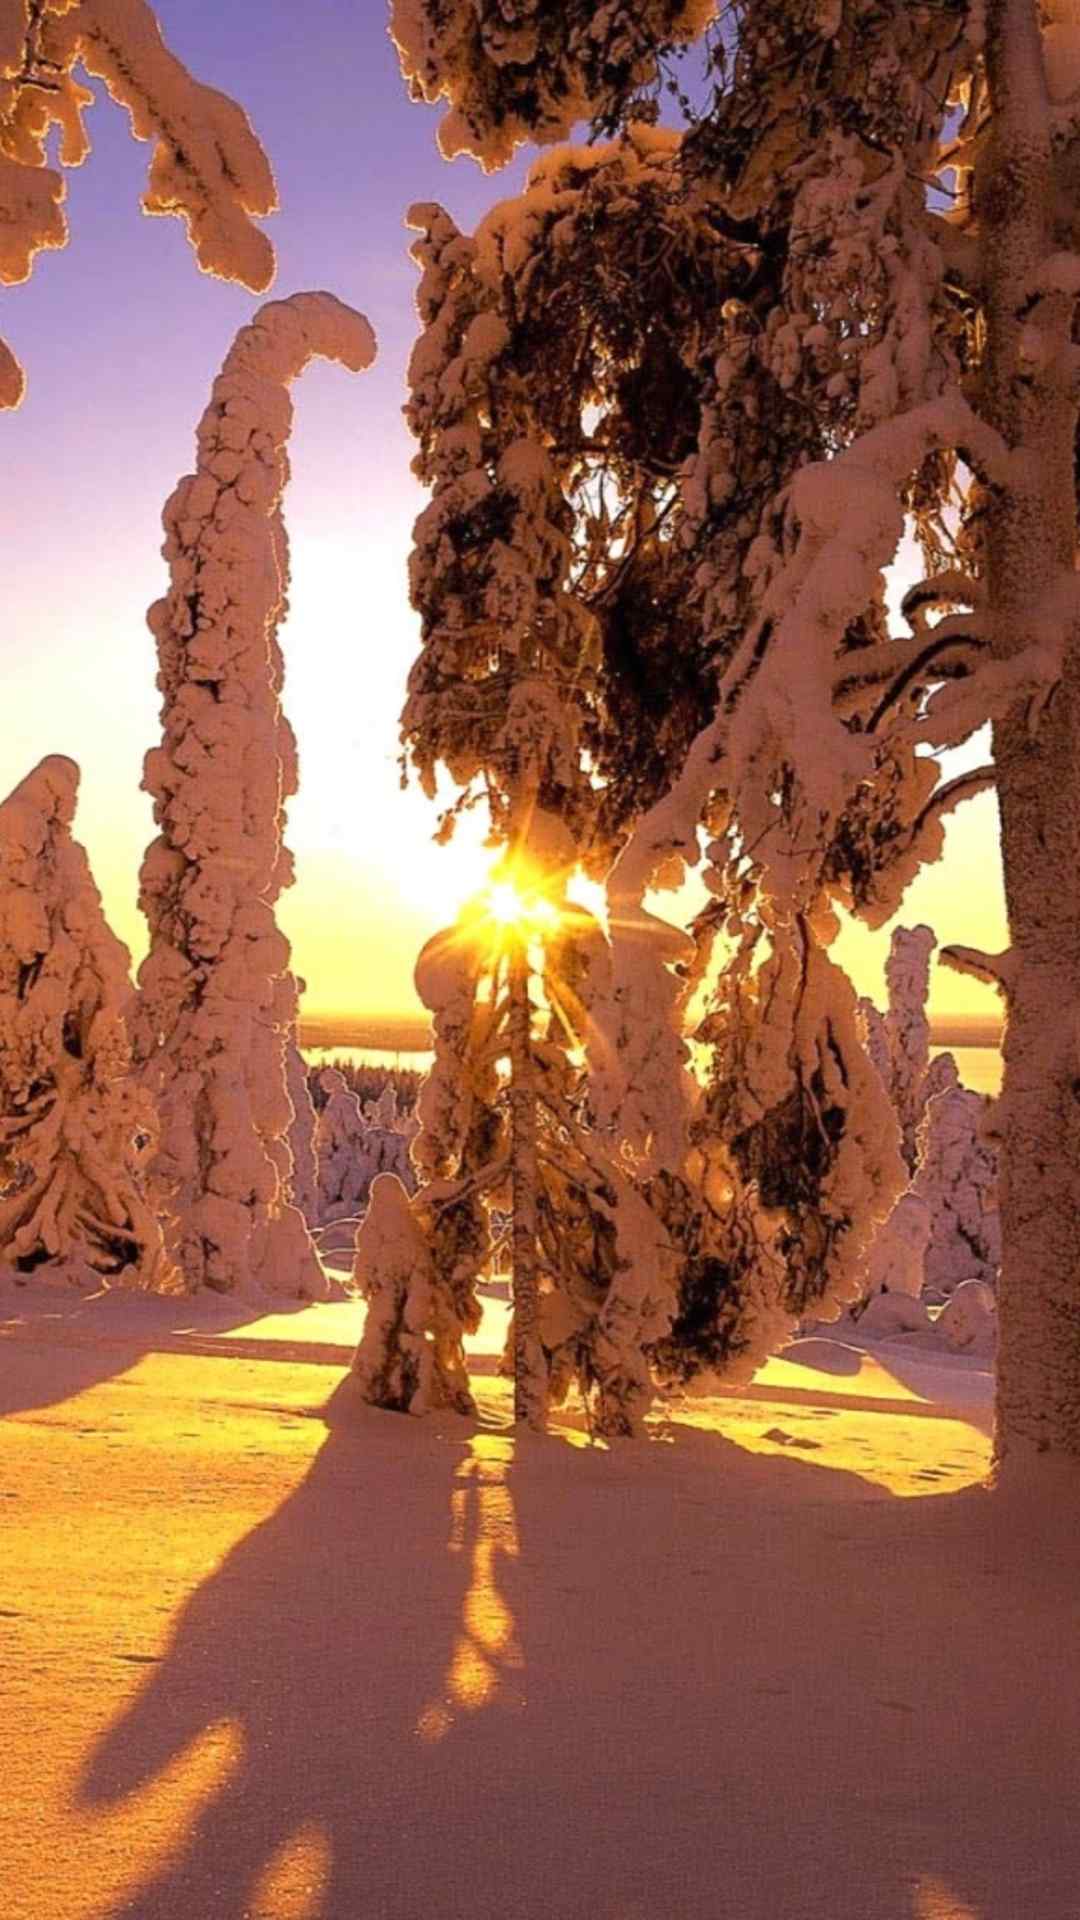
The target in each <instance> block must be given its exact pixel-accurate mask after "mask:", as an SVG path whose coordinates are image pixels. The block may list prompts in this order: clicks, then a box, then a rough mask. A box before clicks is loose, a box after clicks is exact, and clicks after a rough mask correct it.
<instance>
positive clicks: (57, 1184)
mask: <svg viewBox="0 0 1080 1920" xmlns="http://www.w3.org/2000/svg"><path fill="white" fill-rule="evenodd" d="M78 789H79V769H78V767H77V766H76V765H75V762H74V761H73V760H66V759H63V758H61V757H60V756H59V755H52V756H51V757H50V758H49V759H47V760H43V761H42V762H41V764H40V766H38V767H35V769H34V771H33V773H31V774H29V775H28V776H27V778H26V779H25V780H23V781H22V782H21V783H20V784H19V786H17V787H16V788H15V791H14V792H13V793H11V794H9V795H8V798H7V799H6V800H5V801H4V802H3V804H2V805H0V1263H6V1264H9V1265H11V1266H13V1267H18V1268H20V1269H21V1270H22V1271H24V1272H27V1271H30V1270H31V1269H33V1270H34V1271H41V1270H43V1269H44V1270H45V1271H47V1272H50V1273H57V1274H61V1275H64V1276H67V1277H69V1278H78V1277H79V1275H80V1273H81V1272H86V1271H88V1270H89V1271H92V1272H94V1273H97V1274H102V1275H105V1276H106V1277H107V1278H108V1279H109V1280H110V1281H111V1282H112V1283H113V1284H116V1285H121V1286H131V1287H141V1288H152V1289H155V1290H164V1289H167V1288H168V1287H169V1286H170V1285H171V1284H174V1283H175V1276H174V1275H173V1273H172V1270H171V1268H170V1265H169V1262H168V1260H167V1259H166V1257H165V1252H164V1247H163V1244H162V1235H161V1228H160V1225H159V1224H158V1221H157V1220H156V1218H155V1217H154V1213H153V1211H152V1209H151V1207H150V1205H149V1204H148V1201H147V1198H146V1192H145V1185H144V1177H143V1176H144V1170H145V1162H146V1159H147V1156H148V1154H149V1152H150V1151H151V1150H152V1147H153V1144H154V1138H155V1125H156V1122H155V1115H154V1110H153V1106H152V1103H151V1101H150V1099H149V1097H148V1095H147V1093H146V1092H145V1090H144V1089H143V1088H142V1087H140V1085H139V1083H138V1081H137V1079H136V1077H135V1075H134V1074H133V1072H132V1066H131V1052H130V1047H129V1043H128V1035H127V1028H126V1025H125V1015H126V1013H127V1011H128V1008H129V1006H130V1003H131V998H132V987H131V977H130V967H131V959H130V955H129V954H128V951H127V948H126V947H125V946H124V945H123V944H122V943H121V941H119V940H118V939H117V938H116V936H115V934H114V933H112V931H111V930H110V928H109V926H108V924H107V922H106V919H105V915H104V913H103V911H102V906H101V897H100V895H99V893H98V890H97V888H96V887H95V885H94V881H93V877H92V875H91V872H90V867H89V863H88V861H87V858H86V854H85V853H84V851H83V849H82V847H81V846H80V845H79V843H78V842H77V841H76V840H75V839H73V837H72V831H71V829H72V822H73V820H74V817H75V804H76V799H77V796H78Z"/></svg>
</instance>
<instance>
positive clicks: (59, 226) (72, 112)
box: [0, 0, 277, 406]
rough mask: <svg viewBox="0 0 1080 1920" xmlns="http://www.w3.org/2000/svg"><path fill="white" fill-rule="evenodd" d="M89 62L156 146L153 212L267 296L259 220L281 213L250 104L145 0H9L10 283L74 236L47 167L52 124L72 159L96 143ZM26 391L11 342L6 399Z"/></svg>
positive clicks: (0, 107)
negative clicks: (184, 47) (183, 47)
mask: <svg viewBox="0 0 1080 1920" xmlns="http://www.w3.org/2000/svg"><path fill="white" fill-rule="evenodd" d="M80 68H81V69H82V70H83V71H84V72H85V73H87V74H89V75H90V76H91V77H93V78H98V79H101V80H103V81H104V82H105V85H106V87H107V88H108V91H109V93H110V94H111V96H112V98H113V99H114V100H115V101H116V102H117V103H118V105H120V106H122V107H125V108H126V109H127V111H128V115H129V117H130V121H131V131H132V133H133V134H134V136H135V138H136V139H138V140H150V141H152V142H153V153H152V155H151V160H150V172H149V180H148V183H147V187H146V191H145V193H144V195H143V208H144V211H145V212H147V213H152V214H166V213H172V214H178V215H179V216H180V218H181V219H182V220H183V221H184V224H185V226H186V228H187V232H188V237H189V239H190V241H191V244H192V247H193V248H194V251H195V257H196V259H197V260H198V263H199V265H200V267H201V268H202V270H203V272H204V273H211V274H214V275H216V276H217V277H218V278H219V279H223V280H238V281H240V282H241V284H242V285H243V286H246V287H250V288H251V290H252V292H253V293H261V292H263V291H264V290H265V289H266V288H267V287H268V286H269V285H270V282H271V280H272V279H273V277H274V254H273V248H272V247H271V245H270V242H269V241H268V240H267V238H266V235H265V234H264V233H262V232H261V230H260V229H259V228H258V227H257V226H256V225H255V224H254V221H255V218H256V217H258V216H261V215H264V214H269V213H273V212H274V210H275V209H276V207H277V191H276V187H275V184H274V176H273V173H272V171H271V168H270V163H269V161H268V160H267V158H266V155H265V153H264V152H263V150H262V147H261V146H260V144H259V141H258V139H257V137H256V135H255V133H254V132H253V130H252V127H251V124H250V122H249V121H248V118H247V116H246V114H245V113H244V112H243V109H242V108H241V107H239V106H237V104H236V102H235V101H233V100H230V99H229V98H228V97H227V96H226V95H225V94H223V93H218V92H217V91H216V89H215V88H213V87H205V86H202V85H201V84H200V83H199V82H198V81H197V80H195V79H193V78H192V76H191V74H190V73H189V72H188V71H187V68H186V67H185V66H184V65H183V64H182V63H181V61H179V60H178V59H177V58H176V56H175V54H173V53H171V52H170V51H169V48H168V47H167V46H166V45H165V42H164V40H163V39H162V36H161V30H160V28H159V26H158V22H157V19H156V17H155V15H154V13H153V11H152V10H151V8H150V6H149V5H148V4H147V0H4V5H3V7H2V9H0V284H4V285H8V286H10V285H13V284H16V283H17V282H19V281H22V280H25V279H26V278H27V277H28V275H29V274H30V272H31V270H32V268H33V263H34V256H35V255H36V254H37V253H38V252H40V251H41V250H42V249H43V248H48V247H62V246H63V245H64V244H65V242H66V240H67V222H66V220H65V217H64V214H63V211H62V205H63V200H64V194H65V186H64V180H63V176H62V174H61V173H59V172H57V170H56V169H55V168H53V167H51V166H49V165H48V164H47V162H48V159H49V140H50V135H51V134H52V132H53V130H54V129H55V130H56V131H57V132H58V134H59V159H60V163H61V166H63V167H74V166H79V165H81V164H82V162H83V160H85V158H86V156H87V154H88V153H89V151H90V141H89V137H88V134H87V131H86V110H87V108H88V107H89V106H91V105H92V104H93V100H94V95H93V93H92V92H91V91H90V90H89V88H87V87H85V86H83V85H82V84H81V83H80V81H79V80H78V78H77V77H76V76H77V72H78V70H79V69H80ZM22 390H23V376H22V372H21V369H20V368H19V366H18V364H17V362H16V361H15V360H14V358H13V356H12V355H11V353H10V352H9V350H8V349H7V348H6V347H4V346H3V344H2V343H0V406H17V405H18V402H19V400H20V399H21V397H22Z"/></svg>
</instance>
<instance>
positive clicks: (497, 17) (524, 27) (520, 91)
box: [390, 0, 716, 172]
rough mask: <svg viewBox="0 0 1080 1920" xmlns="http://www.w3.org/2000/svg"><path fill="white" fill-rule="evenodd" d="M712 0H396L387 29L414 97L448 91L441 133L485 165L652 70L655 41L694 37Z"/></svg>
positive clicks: (500, 162)
mask: <svg viewBox="0 0 1080 1920" xmlns="http://www.w3.org/2000/svg"><path fill="white" fill-rule="evenodd" d="M715 11H716V0H600V4H596V3H595V0H560V4H559V5H557V6H552V5H543V6H535V5H528V6H524V7H520V8H518V7H513V8H511V7H508V6H507V5H506V4H505V0H470V4H469V5H467V6H457V5H451V6H447V5H445V4H444V0H392V5H391V8H390V32H391V34H392V35H393V38H394V42H395V44H396V46H397V51H398V58H399V60H400V62H401V70H402V73H403V75H404V77H405V79H406V81H407V82H408V86H409V91H410V93H411V95H412V97H413V99H414V100H427V101H430V102H435V101H438V100H446V101H447V102H448V111H447V113H446V115H445V116H444V118H443V120H442V123H441V125H440V127H439V145H440V146H441V148H442V150H443V153H444V154H445V155H446V156H447V158H448V159H450V158H452V157H453V155H454V154H458V153H469V154H472V155H473V156H474V157H475V158H476V159H478V160H479V161H480V162H481V164H482V166H483V167H484V169H485V171H486V172H491V171H493V170H494V169H496V168H498V167H502V166H505V165H506V163H507V161H508V160H510V159H511V158H512V157H513V154H514V150H515V148H516V147H519V146H521V145H522V144H523V143H525V142H526V141H528V142H534V143H537V144H539V145H547V144H549V143H550V142H551V141H554V140H565V139H566V138H567V137H568V136H569V134H570V132H571V130H572V129H573V127H574V126H575V125H576V124H577V123H578V122H580V121H582V120H593V119H600V118H606V117H608V116H609V115H612V114H614V113H615V112H617V110H618V108H619V107H620V106H621V105H622V103H623V102H624V101H625V100H626V99H628V98H629V96H630V95H631V93H633V91H634V90H635V89H636V88H639V87H641V86H643V85H645V84H647V83H648V82H650V81H651V80H653V79H655V77H656V73H657V61H658V57H659V55H660V54H661V53H663V52H665V51H667V50H669V49H670V48H672V47H673V46H677V45H680V44H681V43H682V42H684V41H687V40H692V39H694V38H695V37H696V35H697V34H698V33H700V32H701V31H702V29H703V28H704V27H705V26H706V25H707V24H708V23H709V21H710V20H711V19H712V17H713V15H714V13H715Z"/></svg>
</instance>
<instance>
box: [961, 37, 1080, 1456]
mask: <svg viewBox="0 0 1080 1920" xmlns="http://www.w3.org/2000/svg"><path fill="white" fill-rule="evenodd" d="M987 64H988V73H989V80H990V87H991V95H992V100H993V108H994V121H993V126H994V132H993V137H992V142H991V145H990V148H989V151H988V153H987V156H986V159H985V161H984V162H983V164H982V167H981V169H980V174H979V178H978V181H977V200H978V214H979V222H980V229H981V232H982V236H983V238H982V250H983V267H984V273H985V286H986V294H987V318H988V341H987V376H986V378H987V390H986V405H987V412H988V414H989V417H990V419H991V421H992V423H993V424H994V426H996V427H997V428H998V430H999V432H1000V433H1001V434H1002V435H1003V436H1004V438H1005V439H1006V441H1007V442H1008V444H1009V446H1010V448H1011V449H1012V450H1013V465H1014V475H1015V477H1014V479H1013V480H1012V482H1011V484H1010V485H1009V486H1008V487H1006V488H1004V489H1003V490H1001V491H1000V492H999V494H998V495H997V496H996V497H995V499H994V500H993V502H992V504H991V508H990V517H989V528H988V554H987V561H988V579H989V590H990V606H991V608H992V611H993V622H994V625H993V635H992V639H993V645H994V648H995V652H996V654H997V656H998V657H999V658H1002V659H1006V658H1008V657H1010V656H1011V655H1013V654H1015V653H1017V652H1019V651H1020V650H1022V649H1023V648H1025V647H1027V646H1030V645H1031V644H1032V643H1033V642H1034V641H1035V640H1036V639H1037V637H1038V635H1037V630H1036V628H1035V622H1034V620H1033V615H1034V614H1035V613H1036V609H1037V608H1038V607H1039V604H1040V602H1044V601H1045V599H1046V596H1047V594H1048V592H1049V591H1050V589H1051V588H1052V587H1053V586H1054V584H1055V583H1060V582H1062V580H1063V578H1064V577H1071V576H1072V573H1073V568H1074V555H1075V547H1076V490H1075V482H1074V443H1075V436H1076V407H1075V404H1074V403H1073V401H1072V399H1071V398H1070V395H1069V392H1068V391H1067V384H1066V380H1065V378H1064V377H1063V376H1064V367H1063V365H1062V362H1061V360H1059V362H1058V365H1057V367H1056V368H1055V365H1054V359H1055V354H1057V353H1058V352H1059V350H1060V351H1061V352H1062V353H1063V354H1067V351H1068V343H1069V335H1070V331H1071V312H1072V303H1071V302H1070V301H1067V300H1066V298H1065V296H1063V295H1055V296H1053V297H1052V298H1051V299H1048V300H1046V301H1044V302H1043V303H1042V305H1041V307H1040V309H1039V314H1038V324H1039V326H1040V329H1041V335H1042V338H1041V343H1040V347H1041V348H1044V349H1045V352H1044V351H1041V350H1040V352H1039V353H1038V354H1037V356H1036V362H1035V363H1034V364H1033V363H1032V360H1031V356H1030V352H1028V353H1027V355H1026V364H1025V354H1024V350H1023V348H1022V331H1023V328H1024V325H1025V321H1024V318H1023V317H1022V314H1023V309H1024V306H1025V298H1026V296H1025V292H1024V282H1025V280H1026V278H1027V276H1028V275H1029V274H1030V273H1031V271H1032V270H1033V269H1034V268H1036V267H1037V266H1038V265H1039V263H1040V262H1041V261H1043V260H1044V259H1045V258H1046V256H1047V255H1048V254H1050V253H1051V252H1052V251H1053V250H1054V232H1053V213H1054V180H1053V154H1052V151H1051V140H1050V106H1049V100H1048V96H1047V89H1046V81H1045V70H1044V64H1043V52H1042V42H1041V35H1040V30H1039V19H1038V4H1037V0H991V5H990V10H989V22H988V46H987ZM1030 304H1031V303H1030V300H1028V301H1027V305H1028V307H1029V308H1030ZM1040 363H1041V364H1040ZM1078 722H1080V649H1078V644H1077V636H1076V632H1075V630H1074V629H1072V628H1070V631H1069V632H1068V633H1067V634H1066V636H1065V671H1064V678H1063V681H1062V684H1061V685H1060V687H1059V688H1058V690H1057V692H1056V693H1055V694H1054V696H1053V699H1052V701H1051V704H1050V706H1049V708H1048V709H1047V710H1045V711H1044V712H1043V714H1042V716H1041V719H1040V721H1039V723H1038V725H1037V726H1034V727H1033V726H1032V724H1031V717H1030V708H1029V704H1028V702H1027V701H1020V702H1018V703H1016V705H1014V707H1013V708H1012V710H1011V711H1009V712H1008V713H1007V714H1005V715H1004V717H1003V718H1002V719H1001V720H1000V721H999V722H998V724H997V725H996V727H995V733H994V753H995V760H996V763H997V777H998V797H999V803H1000V808H1001V825H1002V851H1003V861H1004V874H1005V892H1006V899H1007V904H1008V916H1009V927H1010V936H1011V943H1012V951H1011V957H1010V962H1009V973H1008V980H1007V991H1008V1020H1007V1028H1006V1037H1005V1076H1004V1085H1003V1090H1002V1096H1001V1101H1000V1104H999V1114H1000V1133H1001V1146H1002V1158H1001V1213H1002V1242H1003V1245H1002V1272H1001V1283H1000V1295H999V1304H1000V1345H999V1352H998V1388H997V1419H996V1442H995V1457H996V1466H997V1468H998V1469H999V1470H1000V1468H1001V1466H1002V1464H1003V1463H1004V1461H1005V1459H1006V1457H1008V1459H1009V1463H1010V1467H1012V1466H1013V1465H1014V1464H1015V1463H1016V1462H1017V1460H1018V1459H1020V1458H1022V1457H1023V1455H1025V1454H1027V1453H1030V1452H1032V1451H1038V1452H1043V1453H1045V1452H1048V1451H1053V1452H1056V1453H1058V1454H1061V1455H1071V1456H1073V1457H1075V1458H1080V1052H1078V1032H1080V1030H1078V1015H1080V724H1078Z"/></svg>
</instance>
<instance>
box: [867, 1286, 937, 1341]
mask: <svg viewBox="0 0 1080 1920" xmlns="http://www.w3.org/2000/svg"><path fill="white" fill-rule="evenodd" d="M929 1326H930V1315H929V1313H928V1312H927V1310H926V1308H925V1307H924V1305H923V1303H922V1301H921V1300H915V1299H913V1298H912V1296H911V1294H909V1293H875V1294H874V1296H873V1298H872V1299H871V1300H868V1301H867V1303H866V1306H865V1308H864V1310H863V1312H862V1313H861V1314H860V1315H859V1332H860V1333H861V1334H866V1335H869V1336H870V1337H871V1338H875V1339H887V1338H888V1337H889V1335H890V1334H894V1333H926V1332H927V1330H928V1329H929Z"/></svg>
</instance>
